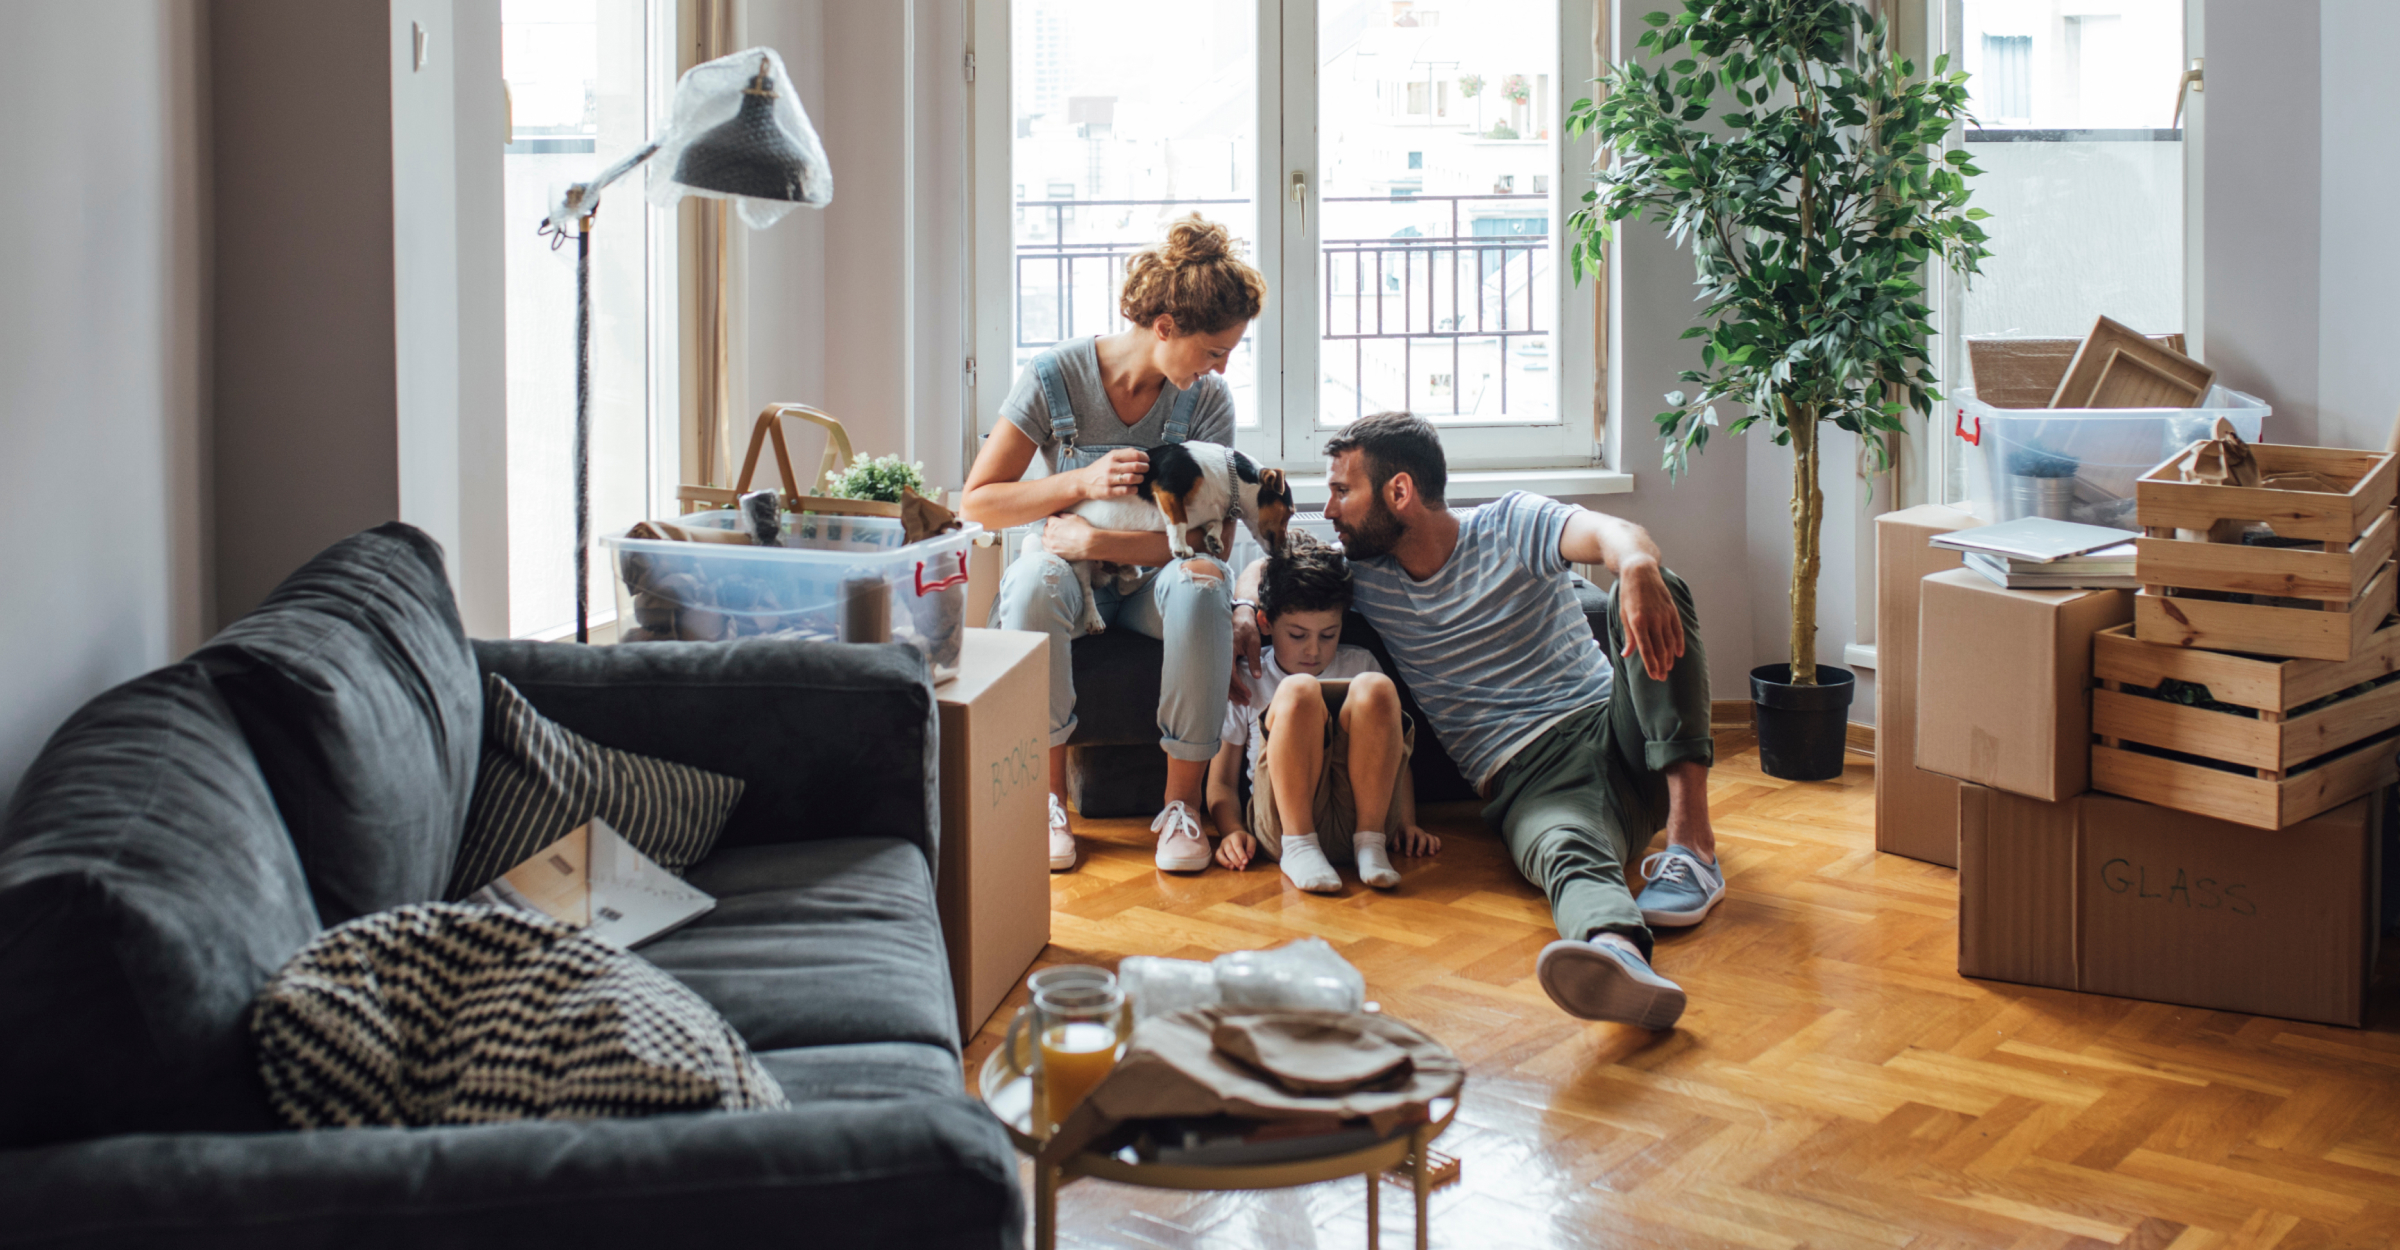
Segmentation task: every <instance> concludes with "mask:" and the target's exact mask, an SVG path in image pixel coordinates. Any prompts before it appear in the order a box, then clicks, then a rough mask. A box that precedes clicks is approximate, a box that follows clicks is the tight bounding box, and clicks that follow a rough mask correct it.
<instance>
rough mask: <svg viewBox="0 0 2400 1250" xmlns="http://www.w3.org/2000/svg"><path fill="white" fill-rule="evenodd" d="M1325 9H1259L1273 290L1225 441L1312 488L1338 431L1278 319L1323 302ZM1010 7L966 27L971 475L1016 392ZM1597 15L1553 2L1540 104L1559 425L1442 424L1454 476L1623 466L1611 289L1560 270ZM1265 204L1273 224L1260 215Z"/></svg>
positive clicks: (1300, 336) (1295, 325) (1578, 181)
mask: <svg viewBox="0 0 2400 1250" xmlns="http://www.w3.org/2000/svg"><path fill="white" fill-rule="evenodd" d="M1328 2H1331V0H1257V8H1256V19H1257V22H1258V42H1257V48H1258V53H1257V55H1258V62H1259V64H1258V72H1257V84H1258V85H1257V92H1258V94H1257V101H1258V115H1257V130H1256V134H1257V136H1258V141H1257V143H1256V153H1255V169H1254V174H1255V177H1256V181H1255V183H1254V187H1255V190H1254V194H1255V195H1256V196H1257V197H1258V198H1257V209H1258V232H1257V233H1258V237H1257V238H1256V239H1254V240H1251V248H1250V259H1251V261H1252V263H1254V264H1256V265H1257V266H1258V267H1259V269H1260V271H1261V272H1263V273H1265V274H1266V275H1267V278H1268V282H1269V284H1270V292H1271V293H1270V297H1269V299H1268V304H1267V308H1266V311H1265V312H1264V313H1263V314H1262V315H1261V316H1260V318H1259V319H1258V321H1257V322H1255V323H1254V324H1253V325H1252V328H1251V334H1250V337H1251V341H1252V343H1253V346H1254V349H1255V351H1256V354H1257V369H1258V382H1257V389H1256V400H1255V406H1256V411H1255V412H1254V413H1245V414H1242V415H1244V416H1250V417H1254V418H1255V423H1254V424H1252V425H1250V426H1248V427H1245V428H1242V429H1241V430H1240V431H1239V432H1238V434H1237V435H1236V438H1235V442H1236V444H1237V445H1238V446H1240V447H1241V448H1242V449H1243V450H1244V451H1246V452H1249V453H1250V454H1252V455H1254V456H1256V457H1258V458H1259V459H1261V460H1262V461H1264V462H1266V463H1268V464H1271V465H1275V466H1278V467H1281V468H1284V469H1287V470H1289V471H1292V472H1295V473H1301V474H1310V475H1313V474H1316V473H1319V472H1321V471H1322V469H1323V464H1324V461H1323V452H1322V448H1323V445H1324V443H1325V441H1326V440H1327V439H1329V438H1331V437H1332V436H1333V435H1334V434H1336V433H1338V432H1339V430H1340V428H1341V427H1339V426H1321V425H1318V424H1317V422H1316V421H1315V419H1314V418H1315V416H1316V412H1317V404H1318V386H1319V382H1318V378H1317V376H1316V366H1317V362H1318V356H1317V335H1318V333H1319V330H1320V327H1319V325H1318V324H1317V321H1316V319H1315V318H1313V317H1287V316H1286V315H1285V310H1286V309H1295V308H1300V307H1310V308H1314V307H1315V306H1317V305H1318V304H1319V303H1320V302H1321V300H1322V295H1323V293H1322V291H1320V290H1319V289H1318V288H1317V285H1316V274H1317V271H1318V265H1317V262H1316V257H1317V255H1318V251H1317V249H1318V247H1319V246H1320V245H1321V236H1320V235H1319V233H1318V228H1319V223H1320V222H1321V219H1322V214H1321V213H1320V212H1319V211H1318V210H1319V207H1320V205H1319V203H1318V199H1319V194H1320V193H1319V190H1318V170H1319V161H1318V154H1317V152H1316V151H1315V143H1316V129H1317V97H1316V74H1315V69H1316V66H1315V56H1316V46H1317V24H1318V10H1319V7H1320V4H1321V3H1328ZM1603 2H1604V3H1606V0H1603ZM1014 4H1015V0H973V13H972V18H971V27H970V28H971V32H972V34H971V43H970V46H969V49H968V57H969V64H970V66H971V67H972V68H971V71H970V72H971V99H970V104H969V109H970V125H971V131H972V135H971V139H970V142H969V151H970V158H969V169H968V199H969V213H970V218H971V220H970V223H969V226H968V238H969V269H970V273H969V278H968V284H969V288H970V290H969V297H968V299H969V306H970V309H971V323H972V324H971V330H970V343H971V351H972V355H971V356H970V358H969V361H968V390H969V403H968V410H969V411H970V412H971V413H972V414H973V418H972V423H971V428H969V429H967V430H965V431H963V432H962V433H963V439H962V443H963V452H964V455H965V463H968V464H972V463H973V462H974V458H975V455H976V453H977V452H978V451H979V450H980V445H981V442H982V438H983V435H984V434H985V432H987V431H989V430H990V429H991V428H992V427H993V424H994V423H995V422H996V421H997V420H998V419H999V409H1000V404H1001V401H1002V400H1003V399H1004V398H1005V397H1006V396H1007V394H1008V391H1009V389H1010V386H1011V384H1012V383H1013V382H1014V364H1013V362H1014V359H1015V320H1014V316H1015V308H1014V306H1015V286H1014V272H1015V268H1016V254H1015V239H1014V219H1015V196H1014V194H1013V193H1014V190H1015V182H1014V177H1013V174H1014V170H1013V145H1014V138H1015V124H1014V100H1013V85H1014V84H1013V81H1012V80H1013V73H1014V48H1013V46H1012V40H1013V33H1012V16H1013V8H1014ZM1598 7H1599V6H1597V5H1595V4H1593V3H1590V2H1589V0H1560V2H1559V3H1558V5H1557V11H1558V21H1559V32H1558V43H1557V57H1556V60H1555V63H1554V64H1553V66H1552V67H1551V72H1552V74H1553V75H1554V79H1553V81H1554V82H1556V83H1558V84H1560V88H1561V89H1557V90H1553V91H1552V92H1550V93H1549V94H1550V97H1551V98H1550V100H1549V104H1550V107H1551V109H1552V111H1553V112H1554V113H1555V116H1554V117H1553V119H1552V121H1551V123H1550V125H1551V130H1552V132H1553V133H1554V134H1557V135H1558V136H1559V140H1558V142H1557V144H1556V146H1555V152H1554V157H1553V167H1552V169H1551V171H1550V174H1549V185H1550V186H1551V187H1553V188H1556V193H1555V197H1554V200H1553V203H1552V206H1551V208H1550V212H1551V214H1552V216H1553V220H1554V225H1553V231H1554V237H1555V238H1556V240H1557V241H1558V247H1557V248H1555V249H1554V256H1556V257H1557V258H1558V260H1559V262H1560V263H1556V264H1554V265H1553V267H1552V280H1554V281H1556V282H1557V283H1558V292H1557V308H1558V322H1557V325H1556V327H1555V329H1554V332H1553V333H1554V342H1555V344H1556V357H1555V358H1556V365H1555V367H1554V368H1553V369H1552V370H1551V371H1550V372H1551V377H1552V379H1553V385H1554V386H1555V387H1556V388H1557V390H1556V393H1555V396H1554V400H1553V404H1554V411H1555V412H1557V413H1558V414H1559V419H1558V420H1557V421H1556V422H1554V423H1546V424H1540V425H1534V424H1527V423H1499V422H1490V423H1469V422H1460V423H1450V422H1444V423H1443V425H1442V431H1443V435H1444V439H1445V443H1446V446H1447V449H1448V451H1449V453H1450V461H1451V463H1452V465H1453V466H1454V467H1457V468H1460V469H1465V470H1475V469H1576V470H1583V469H1590V468H1592V467H1594V466H1597V465H1604V464H1614V463H1615V461H1616V460H1617V456H1616V454H1615V453H1616V443H1617V441H1618V440H1617V434H1616V431H1615V429H1614V427H1613V423H1609V422H1607V421H1606V419H1605V415H1604V411H1603V405H1602V404H1601V403H1600V400H1599V393H1598V380H1599V378H1600V376H1601V372H1600V371H1601V362H1602V361H1603V360H1604V359H1605V351H1604V348H1603V346H1602V345H1601V344H1600V343H1599V341H1598V337H1597V335H1596V333H1595V323H1596V321H1597V319H1598V316H1599V313H1600V300H1601V298H1602V297H1603V293H1604V292H1605V291H1606V289H1607V288H1606V286H1605V285H1603V284H1606V283H1608V282H1610V281H1611V280H1612V279H1613V274H1610V273H1605V272H1604V273H1602V274H1599V275H1594V276H1593V277H1591V278H1590V279H1588V280H1587V281H1586V282H1585V283H1584V284H1581V285H1578V284H1577V283H1575V281H1574V279H1573V277H1572V275H1571V274H1570V272H1569V270H1568V267H1567V265H1566V264H1564V263H1563V257H1564V244H1565V239H1566V217H1567V215H1568V213H1569V212H1571V211H1572V210H1573V209H1574V208H1575V207H1576V206H1577V205H1578V204H1580V203H1581V202H1582V196H1583V193H1584V192H1585V191H1587V190H1589V189H1590V188H1591V186H1592V185H1593V178H1592V153H1593V148H1592V144H1591V141H1590V138H1589V137H1588V136H1573V137H1570V136H1567V135H1566V134H1565V133H1564V131H1565V126H1564V124H1563V122H1564V118H1565V113H1566V105H1567V103H1568V102H1570V101H1571V100H1572V99H1574V98H1577V97H1579V96H1580V95H1583V94H1588V83H1589V81H1590V79H1591V78H1592V76H1593V75H1592V67H1591V65H1590V58H1591V49H1592V48H1593V47H1594V41H1593V24H1594V21H1595V17H1596V13H1595V9H1596V8H1598ZM1609 7H1610V8H1612V9H1613V7H1614V6H1613V4H1611V5H1610V6H1609ZM1612 42H1613V41H1612ZM1570 83H1574V84H1584V85H1585V89H1583V90H1569V89H1565V85H1566V84H1570ZM1453 103H1455V101H1453ZM1295 173H1298V174H1300V175H1302V176H1303V177H1304V178H1305V180H1306V183H1307V188H1308V189H1307V193H1306V194H1307V203H1306V205H1305V214H1304V213H1303V206H1302V205H1301V204H1300V203H1297V202H1295V201H1294V200H1293V199H1292V198H1291V196H1290V194H1289V188H1290V186H1291V178H1292V176H1293V174H1295ZM1270 204H1273V205H1275V206H1278V207H1279V209H1280V211H1270ZM1304 222H1305V225H1304V224H1303V223H1304Z"/></svg>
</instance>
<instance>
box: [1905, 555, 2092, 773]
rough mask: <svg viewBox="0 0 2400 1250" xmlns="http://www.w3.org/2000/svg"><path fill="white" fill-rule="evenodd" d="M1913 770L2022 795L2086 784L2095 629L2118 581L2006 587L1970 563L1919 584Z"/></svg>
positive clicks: (2089, 755)
mask: <svg viewBox="0 0 2400 1250" xmlns="http://www.w3.org/2000/svg"><path fill="white" fill-rule="evenodd" d="M1923 596H1924V597H1923V599H1922V600H1921V602H1920V605H1919V609H1918V621H1917V689H1918V690H1919V691H1920V692H1922V693H1921V696H1920V698H1919V699H1918V702H1917V767H1919V768H1923V769H1927V770H1929V771H1932V772H1937V773H1941V774H1942V775H1944V776H1948V777H1956V778H1958V779H1959V780H1960V781H1972V782H1975V783H1976V784H1978V785H1986V786H1993V787H1996V788H1998V789H2002V790H2007V791H2009V792H2011V793H2014V794H2022V795H2024V796H2026V797H2027V798H2035V799H2046V800H2053V801H2054V800H2058V799H2064V798H2069V797H2072V796H2074V795H2077V794H2081V793H2083V792H2084V791H2085V790H2088V789H2090V788H2091V777H2092V691H2091V686H2092V635H2093V634H2094V633H2097V632H2098V631H2100V630H2103V629H2107V628H2108V627H2109V626H2111V625H2122V624H2124V623H2125V622H2127V621H2130V620H2132V619H2133V595H2132V593H2131V592H2129V591H2123V590H2004V589H2002V588H2000V587H1998V586H1995V585H1993V584H1992V583H1991V582H1990V581H1988V580H1986V579H1985V578H1984V577H1983V575H1982V574H1980V573H1977V572H1975V571H1974V570H1972V569H1957V570H1953V571H1951V572H1948V573H1936V574H1934V575H1933V576H1931V577H1928V578H1926V579H1925V581H1924V583H1923Z"/></svg>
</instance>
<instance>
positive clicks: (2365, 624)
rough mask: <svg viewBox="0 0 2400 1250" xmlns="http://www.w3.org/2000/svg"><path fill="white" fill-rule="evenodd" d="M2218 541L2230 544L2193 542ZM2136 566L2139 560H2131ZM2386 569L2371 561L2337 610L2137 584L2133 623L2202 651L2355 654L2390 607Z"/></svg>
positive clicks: (2309, 656) (2141, 632)
mask: <svg viewBox="0 0 2400 1250" xmlns="http://www.w3.org/2000/svg"><path fill="white" fill-rule="evenodd" d="M2195 545H2200V546H2224V547H2227V548H2228V549H2231V548H2230V544H2215V543H2210V544H2195ZM2137 567H2138V566H2137ZM2393 580H2394V578H2393V572H2392V566H2391V565H2390V564H2389V563H2386V564H2385V565H2383V566H2382V567H2381V568H2380V569H2378V570H2377V571H2376V573H2375V575H2374V576H2373V577H2371V578H2369V579H2368V580H2367V585H2366V588H2365V589H2364V590H2362V591H2360V592H2359V596H2358V598H2356V599H2354V600H2352V601H2351V602H2350V603H2349V604H2347V605H2346V606H2344V607H2343V608H2342V609H2341V610H2339V611H2335V610H2332V609H2330V608H2328V609H2323V610H2320V609H2316V608H2290V607H2277V606H2274V605H2271V604H2263V603H2230V602H2227V601H2225V600H2221V599H2203V598H2199V597H2197V596H2193V595H2173V596H2169V595H2166V594H2162V593H2161V590H2162V589H2163V588H2162V587H2158V586H2144V587H2143V588H2142V590H2141V593H2139V594H2137V595H2135V596H2134V597H2133V631H2134V635H2135V636H2136V637H2138V638H2140V639H2141V640H2142V641H2144V642H2149V643H2156V644H2158V645H2160V646H2165V647H2196V648H2199V649H2201V650H2204V651H2240V652H2245V653H2248V654H2251V655H2262V656H2276V657H2289V658H2293V659H2302V660H2347V659H2350V658H2352V657H2354V656H2357V655H2359V654H2360V653H2361V652H2362V651H2363V650H2364V648H2365V647H2366V645H2367V640H2368V639H2369V638H2371V637H2373V636H2374V634H2375V631H2376V629H2377V627H2378V626H2379V625H2380V624H2381V623H2382V621H2383V618H2385V617H2387V616H2390V615H2391V614H2392V607H2393Z"/></svg>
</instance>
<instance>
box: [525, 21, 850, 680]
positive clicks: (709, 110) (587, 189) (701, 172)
mask: <svg viewBox="0 0 2400 1250" xmlns="http://www.w3.org/2000/svg"><path fill="white" fill-rule="evenodd" d="M754 65H755V69H753V68H752V67H753V66H754ZM662 153H663V154H665V156H666V160H664V161H662V162H661V165H662V166H665V165H670V164H671V166H672V168H673V169H674V171H675V172H674V175H673V176H672V177H671V178H663V179H662V178H660V177H658V176H657V173H656V170H655V169H654V170H653V172H652V177H651V183H652V188H651V193H650V198H651V200H652V202H654V203H657V204H660V205H662V206H663V205H671V204H673V203H674V202H675V201H676V200H678V199H680V198H681V197H683V196H685V195H702V196H708V197H711V198H716V199H729V200H732V201H734V202H735V204H736V206H737V208H738V209H739V211H740V213H741V216H742V220H744V221H746V222H748V223H750V225H751V226H752V227H753V228H755V229H764V228H766V227H768V226H771V225H773V224H775V223H776V222H777V221H780V220H782V219H783V216H784V214H786V213H788V212H790V211H791V210H792V209H793V208H795V207H798V206H800V205H808V206H810V207H813V208H823V207H824V206H825V205H826V204H827V203H829V202H831V200H832V199H833V174H832V171H831V169H830V167H829V166H828V165H827V163H826V160H825V148H824V145H823V144H822V143H820V142H819V141H818V139H817V133H816V131H815V129H814V128H812V127H811V126H810V125H809V124H808V115H807V114H806V113H804V112H802V111H801V109H800V106H799V97H798V94H797V93H796V92H795V91H793V89H792V84H791V79H790V77H789V76H787V75H786V74H785V73H784V70H783V59H782V58H781V57H778V56H777V55H776V54H775V53H774V52H773V51H772V50H769V49H765V48H753V49H751V50H749V51H746V52H736V53H734V54H732V55H731V56H725V57H719V58H718V59H716V60H714V61H709V62H707V63H705V64H701V65H695V66H693V67H692V68H691V69H690V70H689V71H687V72H685V74H684V76H683V78H682V79H681V81H679V82H677V83H676V86H675V103H674V109H673V116H672V118H671V119H670V122H669V125H668V129H667V132H666V133H665V134H664V135H662V136H661V137H659V138H658V139H655V140H652V141H651V142H650V143H648V144H646V145H644V146H643V147H641V148H640V149H638V150H636V151H635V152H633V153H632V154H631V155H629V156H627V157H626V158H625V159H623V160H621V161H618V162H617V163H616V164H614V165H611V166H609V167H608V168H607V169H605V170H602V171H601V172H600V175H599V176H598V177H596V178H593V179H591V180H590V181H588V182H578V183H576V184H574V185H573V186H570V187H568V188H567V189H566V191H565V192H564V193H562V194H561V195H560V196H559V199H558V201H557V203H556V204H554V205H553V206H552V207H551V210H550V216H549V217H548V218H546V219H544V220H543V222H542V227H541V231H542V233H543V234H545V235H548V236H550V246H552V247H553V248H555V247H559V246H561V245H563V244H564V243H565V242H566V240H567V236H568V235H570V234H571V235H573V236H575V451H574V457H575V641H577V642H590V641H591V587H592V581H591V558H592V492H591V443H592V226H593V223H594V222H595V221H596V220H597V218H598V215H599V212H600V193H601V192H602V191H603V190H606V189H607V187H608V186H609V184H611V183H613V182H615V181H617V180H618V179H620V178H623V177H624V176H625V175H627V174H629V173H632V172H633V171H634V169H635V168H637V167H639V166H640V165H641V164H642V163H643V162H645V161H648V160H650V159H652V158H653V157H658V156H660V155H661V154H662Z"/></svg>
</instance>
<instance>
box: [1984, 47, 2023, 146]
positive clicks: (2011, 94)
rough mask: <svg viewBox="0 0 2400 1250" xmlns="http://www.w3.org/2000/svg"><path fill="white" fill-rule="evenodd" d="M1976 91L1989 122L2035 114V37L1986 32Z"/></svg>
mask: <svg viewBox="0 0 2400 1250" xmlns="http://www.w3.org/2000/svg"><path fill="white" fill-rule="evenodd" d="M1976 82H1977V83H1979V84H1980V86H1979V88H1978V89H1977V91H1976V93H1975V104H1976V107H1977V108H1978V109H1979V110H1980V111H1981V112H1982V114H1983V120H1984V122H1985V124H1986V125H1990V124H1993V123H2005V122H2017V123H2020V124H2021V123H2024V122H2026V121H2028V120H2030V119H2031V118H2032V117H2033V36H2031V35H1985V36H1984V37H1983V73H1982V74H1980V75H1978V76H1977V77H1976Z"/></svg>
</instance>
